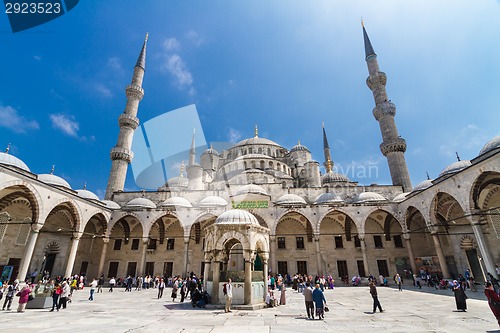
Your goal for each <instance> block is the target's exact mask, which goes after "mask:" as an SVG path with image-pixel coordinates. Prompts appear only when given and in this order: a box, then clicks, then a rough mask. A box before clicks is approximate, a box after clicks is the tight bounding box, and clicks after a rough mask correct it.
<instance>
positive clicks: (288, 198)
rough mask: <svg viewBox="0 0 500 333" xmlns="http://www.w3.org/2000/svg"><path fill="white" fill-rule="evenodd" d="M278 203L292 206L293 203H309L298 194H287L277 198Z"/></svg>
mask: <svg viewBox="0 0 500 333" xmlns="http://www.w3.org/2000/svg"><path fill="white" fill-rule="evenodd" d="M276 204H277V205H283V206H292V205H307V203H306V201H305V200H304V199H303V198H302V197H299V196H298V195H296V194H285V195H282V196H281V197H279V199H278V200H276Z"/></svg>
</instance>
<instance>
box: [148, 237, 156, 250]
mask: <svg viewBox="0 0 500 333" xmlns="http://www.w3.org/2000/svg"><path fill="white" fill-rule="evenodd" d="M148 250H156V239H150V240H149V242H148Z"/></svg>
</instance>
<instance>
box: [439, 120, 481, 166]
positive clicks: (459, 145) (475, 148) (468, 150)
mask: <svg viewBox="0 0 500 333" xmlns="http://www.w3.org/2000/svg"><path fill="white" fill-rule="evenodd" d="M487 141H488V137H487V136H486V135H485V134H484V133H483V130H482V129H481V128H479V127H478V126H476V125H474V124H469V125H467V126H465V127H464V128H462V129H461V130H459V131H453V132H452V133H450V137H449V138H446V139H444V140H443V142H448V144H444V145H441V146H439V151H440V153H441V155H444V156H446V157H454V156H456V152H458V153H459V155H460V157H461V158H462V159H466V158H468V156H467V155H471V156H476V155H477V153H478V152H479V150H480V149H481V147H483V145H484V143H485V142H487ZM469 157H470V156H469Z"/></svg>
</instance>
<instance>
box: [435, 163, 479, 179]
mask: <svg viewBox="0 0 500 333" xmlns="http://www.w3.org/2000/svg"><path fill="white" fill-rule="evenodd" d="M471 165H472V163H471V162H470V161H469V160H462V161H457V162H454V163H452V164H450V165H448V166H447V167H446V168H444V169H443V171H441V173H440V174H439V177H441V176H444V175H448V174H452V173H456V172H459V171H461V170H463V169H465V168H467V167H469V166H471Z"/></svg>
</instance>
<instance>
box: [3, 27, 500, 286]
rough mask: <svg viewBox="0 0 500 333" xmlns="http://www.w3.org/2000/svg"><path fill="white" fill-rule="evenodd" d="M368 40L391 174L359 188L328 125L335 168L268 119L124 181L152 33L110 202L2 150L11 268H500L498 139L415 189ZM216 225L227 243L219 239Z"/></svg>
mask: <svg viewBox="0 0 500 333" xmlns="http://www.w3.org/2000/svg"><path fill="white" fill-rule="evenodd" d="M363 36H364V44H365V59H366V62H367V67H368V73H369V76H368V78H367V80H366V83H367V85H368V88H369V89H370V90H371V91H372V92H373V97H374V102H375V106H374V109H373V115H374V117H375V120H376V121H377V122H378V123H379V125H380V129H381V133H382V143H381V144H380V150H381V153H382V154H383V155H384V156H385V157H386V158H387V161H388V166H389V170H390V174H391V178H392V184H390V185H375V184H374V185H371V186H359V185H358V184H357V183H356V182H355V181H352V180H350V179H349V178H348V177H347V176H346V175H343V174H341V173H337V172H335V171H334V162H333V160H332V156H331V153H330V147H329V144H328V137H327V132H326V130H325V128H323V132H322V139H323V147H324V162H323V164H324V167H325V170H326V172H325V173H324V174H321V173H320V163H319V162H318V161H315V160H314V159H313V157H312V155H311V152H310V151H309V149H308V148H307V147H306V146H304V145H302V144H301V143H300V142H299V143H298V144H297V145H296V146H294V147H292V148H290V149H288V148H286V147H283V146H282V145H280V144H279V143H276V142H274V141H272V140H270V139H267V138H262V137H259V133H258V129H257V128H256V129H255V134H254V137H252V138H248V139H245V140H242V141H240V142H238V143H236V144H235V145H234V146H232V147H230V148H228V149H225V150H223V151H216V150H215V149H214V148H213V147H210V148H209V149H207V150H205V151H203V152H201V154H199V153H200V152H197V151H196V145H195V143H194V139H193V144H192V147H191V149H190V151H189V156H186V158H187V160H188V163H187V165H186V166H183V167H182V170H181V172H180V174H179V176H177V177H173V178H171V179H168V181H167V183H166V184H164V185H163V186H161V187H160V188H158V190H156V191H147V192H146V191H137V192H129V191H124V183H125V177H126V173H127V168H128V166H129V164H130V163H131V161H132V159H133V152H132V150H131V143H132V137H133V135H134V130H135V129H136V128H137V127H138V125H139V119H138V117H137V116H138V111H139V109H140V107H139V104H140V101H141V100H142V98H143V96H144V91H143V89H142V82H143V78H144V73H145V68H146V46H147V37H146V40H145V41H144V45H143V47H142V50H141V52H140V55H139V58H138V61H137V63H136V66H135V67H134V73H133V77H132V82H131V84H130V85H129V86H127V87H126V96H127V103H126V107H125V111H124V113H122V114H121V115H119V118H118V122H119V126H120V130H119V133H118V140H117V144H116V146H115V147H113V148H112V149H111V154H110V157H111V161H112V164H111V171H110V176H109V181H108V185H107V190H106V195H105V199H104V200H100V199H99V198H98V197H97V196H96V195H95V194H94V193H92V192H90V191H88V190H86V189H85V188H83V189H80V190H73V189H72V188H71V186H70V185H69V184H68V183H67V182H66V181H65V180H64V179H62V178H61V177H58V176H56V175H54V172H51V173H50V174H35V173H32V172H31V171H30V169H29V167H28V166H27V165H26V164H25V163H24V162H23V161H21V160H20V159H18V158H16V157H15V156H13V155H11V154H9V152H8V149H7V151H6V152H5V153H0V272H2V271H3V272H4V274H6V275H5V276H7V275H8V276H9V277H11V278H16V277H17V278H20V279H24V278H25V277H26V276H27V275H31V274H32V273H33V272H35V273H37V272H38V273H39V272H43V271H45V270H47V271H49V272H51V275H53V276H56V275H62V276H70V275H72V274H81V273H83V274H86V275H87V276H89V277H98V276H101V274H104V276H105V277H107V278H111V277H126V276H127V275H131V276H136V275H166V276H172V275H186V274H187V273H188V272H194V273H196V274H198V275H200V274H201V275H204V276H207V277H213V279H215V275H217V279H218V278H219V272H220V271H221V270H224V271H243V270H244V271H245V272H246V273H248V270H251V271H263V272H266V271H267V272H270V273H280V274H287V273H289V274H294V273H304V274H310V275H332V276H333V277H334V278H336V279H337V278H340V277H346V276H349V277H350V276H353V275H358V274H359V275H360V276H368V275H369V274H372V275H375V276H378V275H380V274H381V275H384V276H393V275H395V274H396V273H400V274H405V273H406V272H410V271H411V272H418V271H419V270H421V269H427V270H429V271H431V272H441V273H442V274H443V275H444V276H445V277H456V276H458V274H459V273H462V274H463V272H464V271H465V270H466V269H471V271H472V273H473V275H474V276H475V277H476V280H478V281H481V280H484V279H485V278H486V275H487V273H491V274H493V275H494V276H497V272H496V270H495V268H496V263H498V262H500V243H499V238H500V191H499V190H500V137H495V138H493V139H492V140H490V141H489V142H487V143H486V144H485V145H484V147H483V149H482V150H481V151H480V152H479V154H478V155H477V156H476V157H475V158H474V159H472V160H459V161H457V162H455V163H453V164H451V165H449V166H447V167H446V168H444V169H443V171H442V172H441V174H440V175H439V176H438V177H437V178H436V179H427V180H424V181H423V182H421V183H419V184H417V185H416V186H412V184H411V181H410V176H409V172H408V168H407V166H406V161H405V158H404V153H405V151H406V142H405V140H404V139H403V138H401V136H400V135H399V133H398V131H397V127H396V123H395V114H396V106H395V105H394V103H392V102H391V101H390V100H389V99H388V95H387V92H386V89H385V84H386V82H387V75H386V74H385V73H383V72H381V71H380V69H379V66H378V62H377V55H376V54H375V52H374V49H373V47H372V44H371V42H370V39H369V37H368V34H367V32H366V30H365V28H364V27H363ZM318 137H319V138H321V136H320V135H319V136H318ZM184 168H185V170H184ZM214 224H215V225H217V226H218V229H217V230H222V231H217V232H218V233H220V235H221V236H220V237H222V238H221V239H222V241H221V240H220V239H213V237H215V236H209V235H213V234H214V232H213V229H214V227H213V225H214ZM235 225H237V226H238V228H235ZM242 225H248V227H247V228H246V230H247V231H246V232H245V227H242ZM224 228H226V229H227V232H226V233H224V232H223V231H224V230H225V229H224ZM236 229H237V230H238V231H235V230H236ZM250 232H252V233H250ZM245 233H246V234H245ZM253 233H255V234H256V235H259V233H260V236H255V237H256V238H258V239H259V241H258V246H253V245H252V244H250V243H251V241H252V239H253V238H254V236H250V235H253ZM240 236H241V237H240ZM245 237H246V238H245ZM243 238H245V239H249V241H248V242H250V243H249V244H246V243H245V244H242V243H241V242H240V241H239V240H240V239H243ZM219 243H220V244H219ZM217 244H219V245H220V246H219V247H217V246H218V245H217ZM243 249H244V250H243ZM263 275H264V276H267V274H263ZM497 277H498V276H497ZM217 281H218V280H217Z"/></svg>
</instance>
